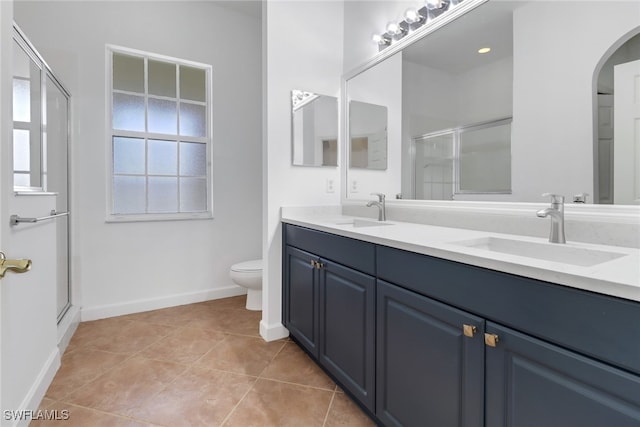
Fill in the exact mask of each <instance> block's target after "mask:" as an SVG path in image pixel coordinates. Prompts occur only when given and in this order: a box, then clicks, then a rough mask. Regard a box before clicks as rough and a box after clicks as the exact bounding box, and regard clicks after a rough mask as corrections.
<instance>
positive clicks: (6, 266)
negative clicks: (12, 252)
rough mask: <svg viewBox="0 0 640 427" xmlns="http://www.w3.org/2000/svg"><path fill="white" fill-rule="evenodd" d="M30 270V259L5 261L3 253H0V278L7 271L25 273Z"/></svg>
mask: <svg viewBox="0 0 640 427" xmlns="http://www.w3.org/2000/svg"><path fill="white" fill-rule="evenodd" d="M30 269H31V260H30V259H7V257H6V256H5V255H4V253H3V252H0V278H2V277H4V274H5V273H6V272H7V271H13V272H14V273H25V272H27V271H29V270H30Z"/></svg>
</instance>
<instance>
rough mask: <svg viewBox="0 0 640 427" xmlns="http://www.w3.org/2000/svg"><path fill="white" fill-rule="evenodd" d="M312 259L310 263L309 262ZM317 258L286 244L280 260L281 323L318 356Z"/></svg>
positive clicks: (318, 277)
mask: <svg viewBox="0 0 640 427" xmlns="http://www.w3.org/2000/svg"><path fill="white" fill-rule="evenodd" d="M312 261H313V262H312ZM318 261H319V258H318V257H317V256H315V255H313V254H310V253H309V252H305V251H301V250H300V249H296V248H293V247H290V246H287V247H286V250H285V260H284V269H285V271H284V295H283V296H284V304H283V306H284V307H283V308H284V313H283V314H284V325H285V326H286V327H287V329H288V330H289V333H291V335H293V336H294V337H295V338H297V340H298V342H299V343H300V344H301V345H302V346H304V347H305V348H306V349H307V350H308V351H309V352H310V353H311V354H313V355H314V356H315V357H318V340H319V330H318V322H319V318H318V297H319V289H318V283H319V279H320V275H319V273H318V269H317V268H316V264H314V262H318Z"/></svg>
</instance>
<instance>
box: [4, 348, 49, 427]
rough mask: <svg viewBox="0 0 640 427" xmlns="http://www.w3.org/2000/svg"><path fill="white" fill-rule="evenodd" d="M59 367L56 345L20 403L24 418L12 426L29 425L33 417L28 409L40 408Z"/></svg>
mask: <svg viewBox="0 0 640 427" xmlns="http://www.w3.org/2000/svg"><path fill="white" fill-rule="evenodd" d="M58 368H60V351H59V350H58V347H56V348H55V350H53V351H52V352H51V354H50V355H49V357H48V358H47V361H46V362H45V364H44V365H43V366H42V369H41V370H40V373H39V374H38V376H37V377H36V380H35V381H34V383H33V385H32V386H31V388H30V389H29V392H28V393H27V395H26V396H25V398H24V400H23V401H22V404H21V405H20V409H19V411H18V412H23V413H24V414H25V416H24V417H22V418H23V419H17V420H14V421H13V423H12V424H11V426H12V427H27V426H28V425H29V423H30V422H31V419H30V417H28V416H26V413H27V412H28V411H33V413H35V412H36V411H37V410H38V407H39V406H40V402H42V399H43V398H44V395H45V394H46V392H47V389H48V388H49V386H50V385H51V381H53V377H55V375H56V372H58ZM3 425H4V424H3Z"/></svg>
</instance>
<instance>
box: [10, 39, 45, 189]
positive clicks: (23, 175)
mask: <svg viewBox="0 0 640 427" xmlns="http://www.w3.org/2000/svg"><path fill="white" fill-rule="evenodd" d="M28 49H29V47H28V46H27V45H26V44H22V43H19V42H18V40H17V39H14V42H13V185H14V187H15V189H16V190H35V189H42V186H43V182H42V173H43V170H44V164H43V163H44V162H43V158H44V157H43V153H42V143H41V141H42V135H41V128H42V96H41V93H42V69H41V68H40V66H39V65H38V64H36V63H35V62H34V61H33V60H32V59H31V56H30V55H29V54H28V53H27V50H28Z"/></svg>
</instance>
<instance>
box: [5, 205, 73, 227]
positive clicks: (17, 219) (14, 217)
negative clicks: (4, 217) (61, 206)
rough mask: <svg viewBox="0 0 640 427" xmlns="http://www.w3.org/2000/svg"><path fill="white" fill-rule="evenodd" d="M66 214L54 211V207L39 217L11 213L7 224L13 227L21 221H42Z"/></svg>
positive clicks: (67, 213)
mask: <svg viewBox="0 0 640 427" xmlns="http://www.w3.org/2000/svg"><path fill="white" fill-rule="evenodd" d="M67 215H69V212H56V210H55V209H52V210H51V212H50V213H49V215H48V216H42V217H40V218H22V217H20V216H18V215H11V216H10V217H9V224H10V225H11V226H12V227H14V226H16V225H18V224H20V223H21V222H30V223H34V222H40V221H44V220H47V219H54V218H58V217H61V216H67Z"/></svg>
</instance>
